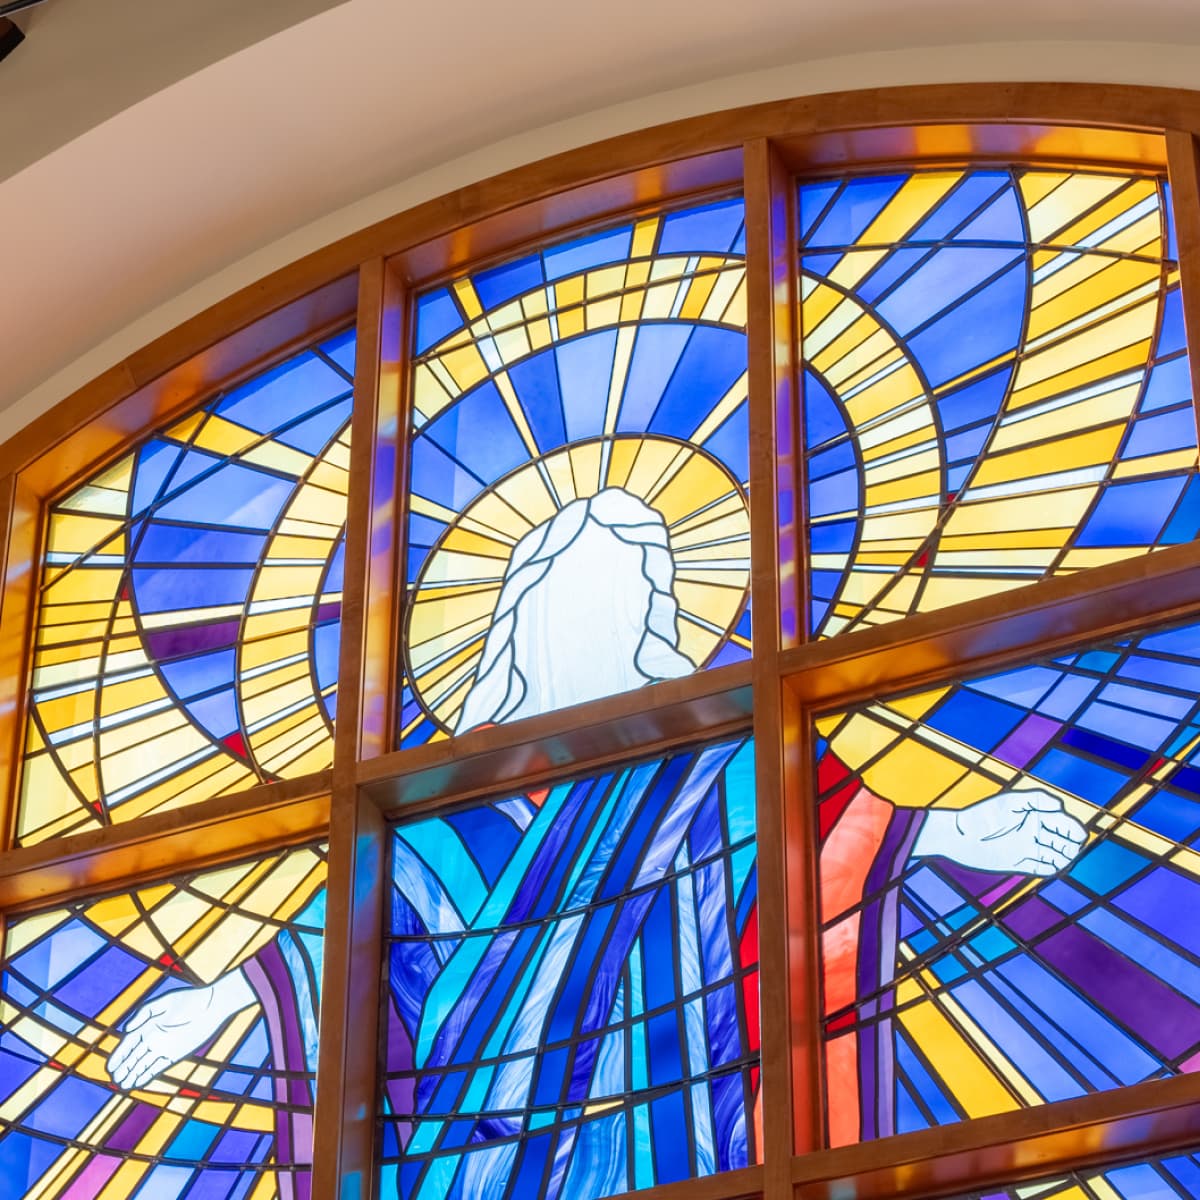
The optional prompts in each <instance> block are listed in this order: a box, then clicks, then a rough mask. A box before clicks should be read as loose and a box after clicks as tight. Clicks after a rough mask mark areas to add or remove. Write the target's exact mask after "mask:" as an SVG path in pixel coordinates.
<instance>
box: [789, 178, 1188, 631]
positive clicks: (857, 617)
mask: <svg viewBox="0 0 1200 1200" xmlns="http://www.w3.org/2000/svg"><path fill="white" fill-rule="evenodd" d="M800 226H801V230H802V234H801V243H800V273H801V282H800V289H801V295H802V302H801V324H802V334H803V357H804V408H805V442H806V446H807V460H806V468H805V469H806V477H807V488H808V491H807V495H808V507H809V515H810V531H809V551H810V579H811V584H812V605H811V618H810V620H811V627H812V632H813V635H814V636H828V635H830V634H836V633H840V632H844V631H847V630H853V629H858V628H862V627H864V626H868V625H877V624H881V623H883V622H886V621H891V620H895V619H896V618H898V617H903V616H905V615H906V614H909V613H913V612H920V611H926V610H929V609H935V608H940V607H942V606H944V605H947V604H951V603H954V602H956V601H960V600H967V599H970V598H972V597H975V596H981V595H985V594H987V593H992V592H998V591H1001V590H1004V589H1008V588H1014V587H1019V586H1021V585H1023V584H1028V583H1031V582H1034V581H1036V580H1038V579H1041V578H1044V577H1046V576H1049V575H1055V574H1061V573H1064V572H1071V571H1077V570H1080V569H1082V568H1085V567H1091V566H1096V565H1099V564H1102V563H1107V562H1112V561H1114V560H1116V559H1120V558H1125V557H1129V556H1130V555H1135V554H1141V553H1144V552H1146V551H1147V550H1152V549H1155V548H1157V547H1160V546H1165V545H1171V544H1174V543H1178V542H1186V541H1189V540H1190V539H1191V538H1192V537H1194V536H1195V535H1196V533H1197V530H1198V529H1200V483H1197V481H1196V422H1195V416H1194V413H1193V410H1192V394H1191V382H1190V378H1189V373H1188V363H1187V357H1186V347H1185V341H1184V327H1183V314H1182V307H1181V302H1180V296H1179V288H1178V270H1177V265H1176V262H1175V256H1176V249H1175V244H1174V234H1173V231H1172V228H1171V218H1170V204H1169V201H1168V196H1167V192H1166V186H1165V184H1164V183H1163V181H1162V180H1159V179H1156V178H1151V177H1145V176H1131V175H1129V174H1114V173H1098V172H1085V171H1074V172H1072V171H1051V170H1045V169H1041V168H1036V169H1035V168H1028V169H1026V168H1018V169H1012V170H1002V169H991V168H989V169H958V170H918V171H910V172H902V173H897V174H893V175H886V176H862V177H856V178H853V179H848V180H833V181H828V182H818V183H811V184H806V185H804V186H803V187H802V188H801V189H800Z"/></svg>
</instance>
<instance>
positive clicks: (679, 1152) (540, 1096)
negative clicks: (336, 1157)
mask: <svg viewBox="0 0 1200 1200" xmlns="http://www.w3.org/2000/svg"><path fill="white" fill-rule="evenodd" d="M391 880H392V895H391V911H390V918H389V928H388V951H387V954H388V966H387V969H388V980H389V987H388V989H387V999H386V1002H385V1040H384V1046H385V1059H384V1069H385V1080H384V1092H383V1111H382V1113H381V1122H382V1125H381V1142H382V1163H381V1167H380V1172H381V1194H382V1195H384V1196H388V1197H403V1198H404V1200H431V1198H433V1197H438V1198H439V1200H440V1198H441V1197H443V1196H463V1197H467V1196H470V1197H472V1198H479V1200H499V1198H501V1197H505V1198H513V1200H515V1198H517V1197H519V1198H520V1200H557V1198H560V1197H561V1200H581V1198H585V1197H601V1196H610V1195H616V1194H618V1193H621V1192H626V1191H630V1190H632V1189H635V1188H644V1187H650V1186H653V1185H655V1184H659V1183H667V1182H670V1181H673V1180H681V1179H689V1178H692V1177H694V1176H698V1175H709V1174H713V1173H714V1172H717V1171H723V1170H728V1169H730V1168H735V1167H741V1166H746V1165H748V1164H749V1163H752V1162H754V1161H756V1159H757V1154H758V1150H757V1140H756V1135H755V1132H754V1130H755V1123H756V1117H755V1114H756V1112H757V1105H758V1103H759V1099H758V1091H759V1080H758V966H757V964H758V933H757V928H758V925H757V894H758V893H757V875H756V868H755V841H754V774H753V744H752V743H751V742H750V741H749V740H748V739H742V740H738V741H733V742H725V743H722V744H720V745H714V746H709V747H707V748H704V749H700V750H693V751H687V752H684V753H678V754H674V755H672V756H670V757H669V758H664V759H660V760H655V761H651V762H644V763H640V764H637V765H634V766H630V767H625V768H621V769H615V770H613V771H611V772H608V773H605V774H602V775H598V776H594V777H591V778H586V779H576V780H572V781H569V782H565V783H560V784H556V785H553V786H550V787H548V788H543V789H539V790H537V791H531V792H528V793H524V794H520V795H512V796H508V797H505V798H503V799H497V800H492V801H489V802H486V803H479V804H475V805H473V806H470V807H467V808H460V809H458V810H456V811H454V812H452V813H448V814H445V815H442V816H438V817H432V818H425V819H419V820H414V821H409V822H403V823H401V824H399V825H397V826H396V828H395V831H394V833H393V835H392V855H391Z"/></svg>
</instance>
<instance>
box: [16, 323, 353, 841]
mask: <svg viewBox="0 0 1200 1200" xmlns="http://www.w3.org/2000/svg"><path fill="white" fill-rule="evenodd" d="M353 358H354V336H353V334H352V333H346V334H342V335H340V336H338V337H335V338H333V339H331V340H329V341H326V342H323V343H322V344H320V345H317V346H313V347H312V348H311V349H309V350H306V351H304V352H303V353H301V354H299V355H297V356H295V357H293V358H291V359H289V360H288V361H287V362H285V363H283V364H282V365H281V366H278V367H276V368H274V369H273V370H271V371H268V372H266V373H265V374H262V375H259V376H258V377H256V378H254V379H252V380H251V381H250V382H248V383H246V384H243V385H242V386H240V387H238V388H236V389H234V390H232V391H230V392H227V393H224V394H222V395H219V396H217V397H216V398H215V399H213V400H211V401H210V402H209V403H207V404H205V405H204V406H203V407H202V408H200V409H198V410H196V411H195V412H193V413H190V414H189V415H188V416H186V417H184V418H182V419H180V420H177V421H175V422H173V423H172V424H170V425H167V426H166V427H165V428H163V429H162V430H160V431H158V432H157V433H155V434H154V435H153V436H151V437H149V438H148V439H147V440H146V441H144V442H142V443H141V445H139V446H138V447H136V448H135V449H134V450H132V451H130V452H129V453H128V454H125V455H124V456H123V457H121V458H120V459H118V460H117V461H116V462H115V463H113V464H112V465H111V466H109V467H106V468H105V469H103V470H101V471H99V472H97V473H96V474H94V475H93V476H91V478H89V479H88V480H86V481H85V482H84V483H82V484H80V485H79V486H77V487H75V488H74V489H72V490H71V491H70V492H69V493H67V495H65V496H64V497H63V498H62V499H61V500H59V501H57V502H56V503H54V504H53V505H52V506H51V507H50V510H49V514H48V521H47V534H46V543H45V555H44V559H43V571H42V583H41V594H40V603H39V609H38V618H37V630H36V641H35V647H34V660H33V678H32V687H31V692H30V702H29V716H28V721H27V723H26V735H25V758H24V764H23V772H22V783H21V796H20V804H19V810H18V818H17V836H18V839H19V840H20V841H22V842H25V843H30V842H36V841H42V840H44V839H46V838H51V837H55V836H58V835H62V834H68V833H76V832H80V831H82V830H86V829H93V828H96V827H99V826H103V825H109V824H113V823H116V822H121V821H128V820H131V819H132V818H134V817H138V816H142V815H144V814H146V813H150V812H156V811H161V810H162V809H165V808H175V807H178V806H179V805H183V804H189V803H192V802H194V801H198V800H204V799H208V798H209V797H212V796H217V795H220V794H222V793H225V792H230V791H233V790H236V789H238V788H243V787H246V786H248V785H250V784H254V783H260V782H266V781H270V780H274V779H279V778H284V777H288V776H298V775H302V774H305V773H307V772H311V771H316V770H320V769H323V768H325V767H327V766H329V764H330V762H331V760H332V739H331V734H332V728H333V719H334V713H335V706H336V693H337V658H338V633H339V629H340V613H341V593H342V569H343V547H344V534H345V521H346V490H347V479H348V467H349V438H350V425H349V421H350V408H351V403H352V395H351V390H352V373H353Z"/></svg>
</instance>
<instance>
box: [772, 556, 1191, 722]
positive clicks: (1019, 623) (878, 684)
mask: <svg viewBox="0 0 1200 1200" xmlns="http://www.w3.org/2000/svg"><path fill="white" fill-rule="evenodd" d="M1198 609H1200V543H1194V542H1189V543H1186V544H1183V545H1179V546H1171V547H1168V548H1167V549H1165V550H1157V551H1154V552H1153V553H1151V554H1140V555H1138V556H1137V557H1135V558H1130V559H1126V560H1125V561H1123V562H1118V563H1111V564H1109V565H1107V566H1103V567H1092V568H1091V569H1089V570H1087V571H1081V572H1079V573H1077V574H1074V575H1065V576H1059V577H1058V578H1055V579H1048V580H1044V581H1043V582H1041V583H1037V584H1033V585H1031V586H1029V587H1025V588H1021V589H1018V590H1016V591H1012V592H1003V593H999V594H995V595H991V596H983V597H980V598H979V599H978V600H969V601H967V602H966V603H963V604H957V605H954V606H952V607H949V608H943V609H938V610H937V611H936V612H928V613H919V614H917V615H916V616H912V617H906V618H905V619H903V620H900V621H895V622H893V623H890V624H887V625H879V626H876V627H875V628H874V629H869V630H863V631H860V632H856V633H849V634H841V635H838V636H836V637H832V638H827V639H825V640H823V641H820V642H814V643H812V644H810V645H807V646H801V647H798V648H797V649H795V650H791V651H787V652H786V653H785V654H784V655H783V657H782V662H781V666H782V669H783V671H784V673H785V675H786V676H787V677H788V686H789V687H790V688H791V689H792V691H793V692H794V693H795V695H796V697H797V698H798V699H799V700H800V701H801V702H802V703H804V704H807V705H810V706H813V707H818V708H821V707H823V708H829V707H833V706H835V705H843V704H849V703H854V702H856V701H858V700H862V699H869V698H871V697H873V696H877V695H879V694H881V693H882V692H885V691H892V690H898V689H900V688H905V687H918V686H923V685H924V684H926V683H928V682H934V681H938V680H941V679H943V678H945V677H946V676H947V674H954V675H962V674H965V673H967V672H976V671H981V670H988V669H991V668H993V667H997V666H1001V665H1003V664H1005V663H1008V662H1012V661H1015V660H1018V659H1021V658H1033V657H1038V656H1040V655H1045V654H1052V653H1056V652H1058V651H1060V650H1062V649H1065V648H1067V647H1069V646H1072V645H1074V644H1077V643H1079V642H1081V641H1084V640H1087V639H1093V640H1100V639H1103V638H1108V637H1118V636H1124V635H1127V634H1130V633H1133V632H1135V631H1136V630H1138V629H1140V628H1143V627H1145V626H1148V625H1153V624H1157V623H1161V622H1168V621H1172V620H1182V619H1184V618H1186V617H1188V616H1195V615H1196V613H1197V610H1198Z"/></svg>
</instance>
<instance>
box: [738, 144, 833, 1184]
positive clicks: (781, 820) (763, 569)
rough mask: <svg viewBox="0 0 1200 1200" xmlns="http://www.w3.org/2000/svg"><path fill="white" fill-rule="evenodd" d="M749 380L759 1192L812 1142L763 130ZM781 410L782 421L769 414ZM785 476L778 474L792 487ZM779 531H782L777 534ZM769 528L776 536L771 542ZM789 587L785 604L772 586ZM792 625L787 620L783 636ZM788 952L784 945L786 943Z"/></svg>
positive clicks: (787, 218) (785, 329)
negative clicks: (784, 666)
mask: <svg viewBox="0 0 1200 1200" xmlns="http://www.w3.org/2000/svg"><path fill="white" fill-rule="evenodd" d="M745 179H746V253H747V262H746V275H747V293H748V294H747V305H748V330H749V355H750V362H749V371H750V375H749V384H750V505H751V507H750V521H751V586H752V603H753V613H754V671H753V694H754V734H755V786H756V792H757V818H758V891H759V905H758V910H759V962H760V974H759V998H760V1006H761V1016H760V1023H761V1029H762V1096H763V1101H762V1103H763V1123H762V1128H763V1145H762V1147H761V1149H760V1153H761V1154H762V1159H763V1164H764V1168H763V1196H764V1197H765V1200H784V1197H787V1196H790V1194H791V1178H790V1171H791V1167H790V1164H791V1156H792V1154H793V1153H795V1152H796V1151H797V1150H799V1151H801V1152H804V1151H807V1150H811V1149H814V1148H816V1147H817V1146H818V1145H819V1144H820V1140H819V1139H820V1116H819V1114H820V1079H819V1056H818V1053H817V1050H818V1044H817V1041H816V1038H815V1036H814V1035H813V1030H814V1028H815V1025H814V1021H815V1012H814V1011H813V1006H814V1002H815V997H816V992H815V990H814V988H813V986H812V983H813V979H814V977H815V976H814V973H813V972H812V971H811V970H810V969H809V967H810V961H809V955H808V953H807V952H806V951H807V949H808V945H809V940H810V939H809V938H808V937H807V936H806V934H807V932H809V926H810V925H811V926H812V931H815V928H816V925H815V921H814V920H813V919H812V910H811V905H810V904H809V903H808V902H809V901H810V899H811V898H812V897H813V896H815V890H814V883H813V875H814V872H813V866H812V863H811V855H810V854H809V852H808V847H807V845H806V843H805V841H804V840H803V837H802V831H801V823H800V822H798V821H797V819H796V818H797V816H798V815H799V809H798V808H797V807H796V806H795V796H794V795H793V792H794V789H795V785H796V783H797V782H798V780H799V778H800V774H801V773H800V772H799V771H798V770H797V768H796V764H795V763H794V762H793V761H792V760H793V758H794V756H795V754H796V751H797V750H798V749H799V748H800V742H799V740H797V739H790V738H789V736H788V735H789V733H791V732H793V731H792V730H790V728H789V726H790V723H791V722H790V713H789V712H788V711H785V704H786V705H787V706H789V707H790V708H794V707H795V705H794V704H793V703H792V702H791V701H790V698H786V697H785V695H784V693H783V691H782V688H781V679H780V671H779V663H780V654H781V650H782V647H783V642H784V636H785V634H784V629H783V624H782V620H781V618H782V617H783V614H784V613H785V611H788V610H789V608H790V612H791V613H792V614H793V615H794V614H795V612H796V608H797V605H796V592H795V579H796V575H795V572H796V567H797V562H796V545H795V527H794V526H793V527H792V529H791V530H790V531H788V530H784V529H783V528H782V527H781V521H780V490H781V489H780V487H779V483H780V480H779V475H778V473H779V470H780V467H781V465H782V466H783V467H784V469H788V468H789V467H790V463H789V462H788V461H787V460H788V458H789V457H790V456H789V453H788V451H789V449H790V447H787V446H784V445H781V441H782V439H781V433H782V434H783V435H784V436H786V437H791V436H794V434H795V422H794V419H790V418H792V416H793V414H794V412H795V386H794V379H795V372H794V349H795V334H794V311H795V306H794V302H793V295H794V293H793V285H792V282H791V281H792V279H793V277H794V275H795V271H794V270H793V268H792V246H793V245H794V242H795V233H794V225H795V219H794V212H793V210H794V208H795V203H794V196H793V191H794V188H793V186H792V182H791V178H790V174H789V172H788V171H787V169H786V168H785V167H784V166H783V164H782V162H781V160H780V158H779V156H778V154H777V153H776V151H775V149H774V148H773V147H772V146H771V145H770V144H769V143H768V142H766V141H765V140H761V139H760V140H756V141H753V142H749V143H747V145H746V147H745ZM781 414H783V415H784V417H785V419H784V420H783V421H781V420H780V416H781ZM792 481H794V475H790V474H789V478H788V481H786V482H785V486H786V485H787V483H791V485H792V486H794V483H793V482H792ZM789 533H790V535H791V536H790V537H789V536H788V534H789ZM781 534H782V535H783V540H782V541H781ZM785 581H786V586H788V587H789V589H790V605H789V603H788V602H785V600H784V597H783V593H782V591H781V587H782V586H784V585H785ZM798 632H799V631H798V629H796V627H795V626H794V625H793V626H792V628H791V629H790V631H789V637H788V640H789V642H794V640H795V634H796V633H798ZM794 949H795V950H797V951H798V953H797V954H793V950H794Z"/></svg>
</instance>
